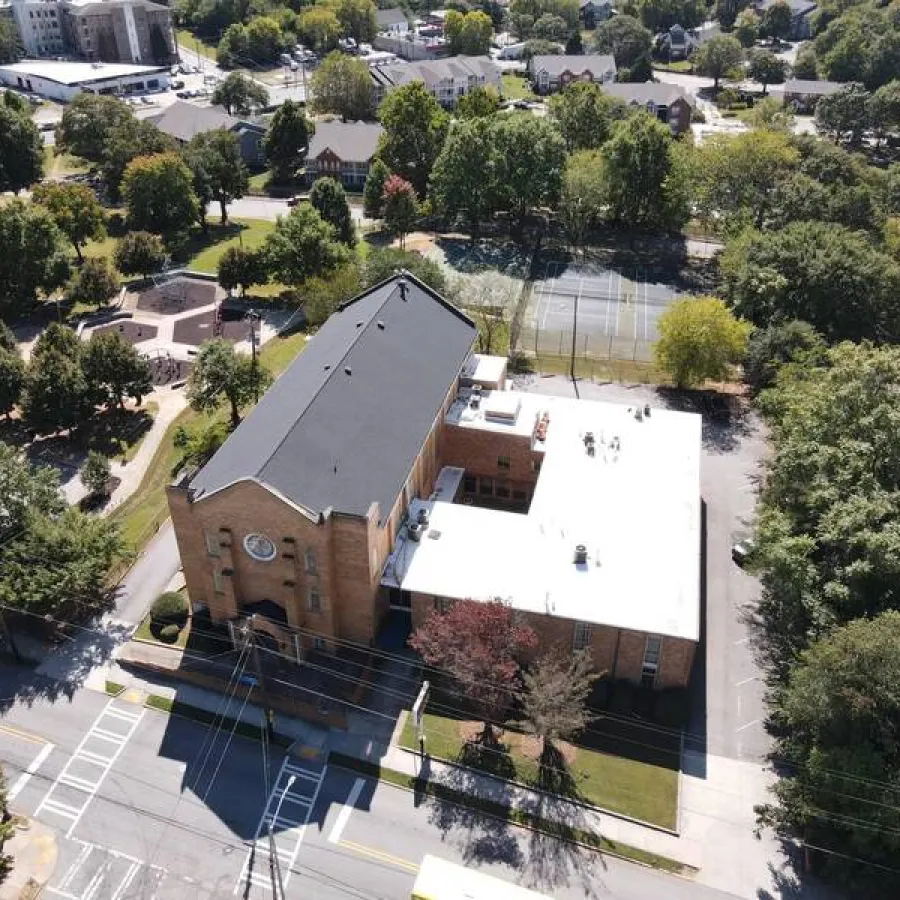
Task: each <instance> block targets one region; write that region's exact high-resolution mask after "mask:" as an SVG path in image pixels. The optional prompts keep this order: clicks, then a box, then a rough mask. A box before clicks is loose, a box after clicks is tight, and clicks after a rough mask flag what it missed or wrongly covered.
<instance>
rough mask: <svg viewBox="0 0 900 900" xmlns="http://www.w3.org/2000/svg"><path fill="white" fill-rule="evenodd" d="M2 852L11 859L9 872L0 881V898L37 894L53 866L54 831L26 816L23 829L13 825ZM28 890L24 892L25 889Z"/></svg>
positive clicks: (55, 851)
mask: <svg viewBox="0 0 900 900" xmlns="http://www.w3.org/2000/svg"><path fill="white" fill-rule="evenodd" d="M3 852H4V853H8V854H9V855H10V856H11V857H12V858H13V867H12V871H11V872H10V873H9V875H7V877H6V879H5V881H4V882H3V883H2V884H0V900H20V898H21V897H37V896H38V895H39V894H40V892H41V890H42V889H43V887H44V885H45V884H46V883H47V882H48V881H49V880H50V876H51V875H53V870H54V869H55V868H56V860H57V856H58V850H57V846H56V833H55V832H54V831H53V829H52V828H49V827H48V826H46V825H42V824H41V823H40V822H38V821H37V819H29V820H28V827H27V828H26V829H19V828H16V830H15V832H14V833H13V836H12V837H11V838H10V839H9V840H8V841H7V842H6V844H5V845H4V847H3ZM29 888H30V889H31V891H32V892H31V893H27V890H28V889H29Z"/></svg>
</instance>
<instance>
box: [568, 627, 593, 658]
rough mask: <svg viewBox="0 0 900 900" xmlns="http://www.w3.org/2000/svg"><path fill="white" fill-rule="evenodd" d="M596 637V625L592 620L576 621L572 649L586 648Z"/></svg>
mask: <svg viewBox="0 0 900 900" xmlns="http://www.w3.org/2000/svg"><path fill="white" fill-rule="evenodd" d="M593 639H594V626H593V625H591V623H590V622H576V623H575V627H574V628H573V629H572V650H573V651H575V652H577V651H578V650H585V649H587V648H588V647H590V646H591V641H592V640H593Z"/></svg>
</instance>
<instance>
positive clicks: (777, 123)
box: [746, 97, 795, 134]
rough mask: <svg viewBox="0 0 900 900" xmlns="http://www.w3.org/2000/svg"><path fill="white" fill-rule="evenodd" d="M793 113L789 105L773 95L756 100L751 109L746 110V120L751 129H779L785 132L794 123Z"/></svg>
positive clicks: (788, 130) (789, 129)
mask: <svg viewBox="0 0 900 900" xmlns="http://www.w3.org/2000/svg"><path fill="white" fill-rule="evenodd" d="M794 118H795V117H794V113H793V111H792V109H791V108H790V106H788V105H786V104H785V103H783V102H782V101H781V100H777V99H776V98H775V97H766V98H765V100H757V102H756V103H754V104H753V109H751V110H748V111H747V118H746V122H747V125H749V126H750V128H751V129H753V130H756V129H765V130H767V131H780V132H782V133H784V134H787V133H788V132H790V131H791V126H792V125H793V124H794Z"/></svg>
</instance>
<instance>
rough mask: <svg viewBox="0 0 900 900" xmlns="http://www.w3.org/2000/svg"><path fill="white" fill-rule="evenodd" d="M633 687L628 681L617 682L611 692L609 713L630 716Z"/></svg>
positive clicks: (632, 703) (632, 706) (632, 705)
mask: <svg viewBox="0 0 900 900" xmlns="http://www.w3.org/2000/svg"><path fill="white" fill-rule="evenodd" d="M634 694H635V687H634V685H633V684H632V683H631V682H630V681H617V682H616V683H615V686H614V687H613V691H612V700H611V701H610V704H609V711H610V712H612V713H616V714H617V715H620V716H630V715H631V714H632V713H633V712H634Z"/></svg>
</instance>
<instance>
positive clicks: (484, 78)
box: [369, 56, 501, 109]
mask: <svg viewBox="0 0 900 900" xmlns="http://www.w3.org/2000/svg"><path fill="white" fill-rule="evenodd" d="M369 73H370V75H371V77H372V85H373V90H374V93H375V102H376V103H380V102H381V101H382V100H383V99H384V96H385V95H386V94H387V93H388V92H389V91H391V90H393V89H394V88H396V87H400V86H401V85H404V84H409V83H410V82H413V81H422V82H424V84H425V87H426V88H427V90H428V92H429V93H430V94H431V95H432V96H434V98H435V99H436V100H437V101H438V103H440V104H441V106H443V107H445V108H446V109H452V108H453V107H454V106H456V104H457V101H458V100H459V98H460V97H463V96H465V95H466V94H467V93H468V92H469V91H470V90H472V88H474V87H493V88H495V89H496V90H497V92H498V93H499V92H500V84H501V82H500V67H499V66H498V65H497V64H496V63H495V62H494V61H493V60H492V59H490V57H487V56H451V57H448V58H447V59H432V60H424V61H422V62H410V63H399V64H396V65H389V66H371V67H370V68H369Z"/></svg>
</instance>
